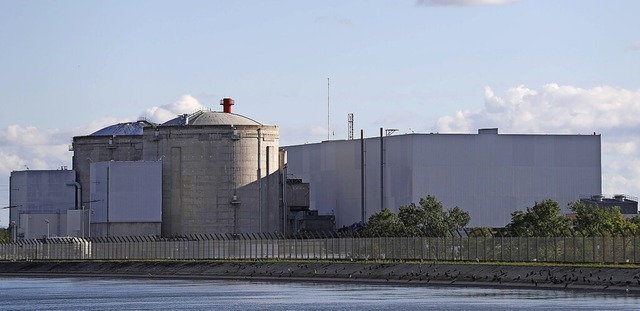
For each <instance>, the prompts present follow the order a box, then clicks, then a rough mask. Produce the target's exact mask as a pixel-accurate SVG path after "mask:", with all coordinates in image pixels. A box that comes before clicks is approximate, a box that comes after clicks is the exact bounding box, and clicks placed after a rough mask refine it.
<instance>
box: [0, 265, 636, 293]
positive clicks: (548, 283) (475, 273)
mask: <svg viewBox="0 0 640 311" xmlns="http://www.w3.org/2000/svg"><path fill="white" fill-rule="evenodd" d="M2 276H5V277H115V278H118V277H133V278H157V279H164V278H182V279H220V280H250V281H260V282H262V281H264V282H276V281H278V282H280V281H294V282H318V283H327V282H348V283H363V284H380V285H385V284H386V285H402V286H429V285H435V286H457V287H487V288H488V287H490V288H505V289H507V288H509V289H516V288H517V289H544V290H579V291H591V292H607V293H619V294H632V295H634V296H635V295H640V267H638V266H635V265H634V266H621V267H611V266H602V267H597V266H580V265H578V266H566V265H549V264H544V265H524V264H523V265H511V264H505V265H498V264H495V263H439V262H422V263H387V262H385V263H378V262H334V261H331V262H323V261H279V262H271V261H264V262H263V261H56V262H48V261H20V262H0V277H2Z"/></svg>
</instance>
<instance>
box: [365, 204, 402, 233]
mask: <svg viewBox="0 0 640 311" xmlns="http://www.w3.org/2000/svg"><path fill="white" fill-rule="evenodd" d="M404 231H405V230H404V226H403V224H402V222H401V221H400V219H399V218H398V215H396V214H394V213H393V212H392V211H390V210H389V209H386V208H385V209H383V210H382V211H380V212H377V213H374V214H373V215H371V217H369V222H367V224H366V225H365V227H364V233H365V235H366V236H399V235H402V234H403V232H404Z"/></svg>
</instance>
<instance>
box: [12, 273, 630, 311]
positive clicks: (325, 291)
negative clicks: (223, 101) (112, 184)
mask: <svg viewBox="0 0 640 311" xmlns="http://www.w3.org/2000/svg"><path fill="white" fill-rule="evenodd" d="M0 295H1V296H0V297H1V298H0V309H1V310H269V311H281V310H346V309H350V310H403V311H408V310H476V311H480V310H516V309H517V310H617V311H620V310H639V309H640V298H639V297H637V296H628V295H625V294H608V293H600V292H596V293H589V292H584V291H578V292H572V291H547V290H522V289H496V288H469V287H436V286H424V287H422V286H421V287H419V286H413V287H412V286H407V287H405V286H393V285H391V286H389V285H370V284H344V283H306V282H301V283H297V282H254V281H228V280H183V279H130V278H122V279H119V278H21V277H20V278H19V277H15V278H14V277H10V278H0Z"/></svg>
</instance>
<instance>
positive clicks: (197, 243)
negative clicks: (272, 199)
mask: <svg viewBox="0 0 640 311" xmlns="http://www.w3.org/2000/svg"><path fill="white" fill-rule="evenodd" d="M639 251H640V238H639V237H637V236H635V235H624V233H623V232H601V234H600V235H583V234H581V233H579V232H576V231H572V232H569V234H567V235H566V236H559V237H526V236H510V235H508V234H505V233H503V232H499V231H498V232H486V231H485V232H484V233H478V232H473V231H471V230H457V231H454V232H450V235H449V236H440V237H429V236H421V237H414V236H406V237H385V236H373V237H371V236H364V235H363V234H362V232H349V231H346V232H338V233H336V232H305V233H300V234H296V235H282V234H277V233H271V234H270V233H245V234H190V235H183V236H173V237H159V236H132V237H125V236H122V237H92V238H84V239H83V238H76V237H64V238H63V237H56V238H49V239H47V238H43V239H29V240H18V241H14V242H11V243H6V244H0V260H5V261H6V260H352V261H363V260H391V261H399V260H402V261H436V260H437V261H472V262H473V261H476V262H553V263H613V264H626V263H630V264H637V263H640V254H639Z"/></svg>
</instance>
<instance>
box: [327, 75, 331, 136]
mask: <svg viewBox="0 0 640 311" xmlns="http://www.w3.org/2000/svg"><path fill="white" fill-rule="evenodd" d="M329 108H330V107H329V78H327V140H329V139H330V138H329V136H330V135H331V123H329V115H330V113H329V111H330V110H329Z"/></svg>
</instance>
